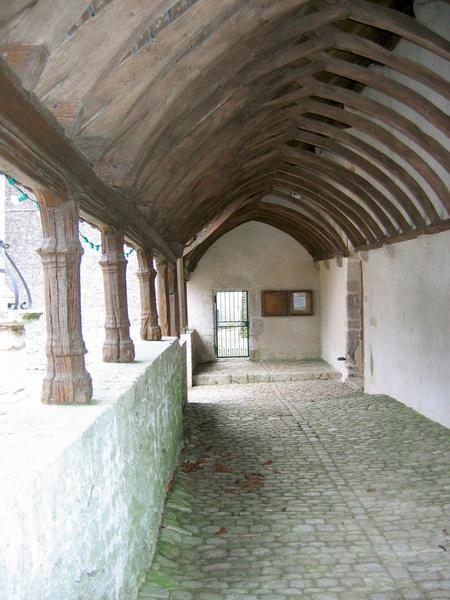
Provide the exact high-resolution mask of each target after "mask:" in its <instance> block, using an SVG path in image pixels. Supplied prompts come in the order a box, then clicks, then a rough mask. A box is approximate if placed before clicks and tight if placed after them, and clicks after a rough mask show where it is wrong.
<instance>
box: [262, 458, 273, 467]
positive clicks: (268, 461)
mask: <svg viewBox="0 0 450 600" xmlns="http://www.w3.org/2000/svg"><path fill="white" fill-rule="evenodd" d="M272 463H273V460H266V462H263V466H264V467H265V466H267V465H271V464H272Z"/></svg>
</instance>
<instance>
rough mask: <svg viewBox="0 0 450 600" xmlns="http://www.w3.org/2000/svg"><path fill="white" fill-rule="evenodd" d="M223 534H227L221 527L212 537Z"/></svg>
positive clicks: (226, 530)
mask: <svg viewBox="0 0 450 600" xmlns="http://www.w3.org/2000/svg"><path fill="white" fill-rule="evenodd" d="M225 533H228V529H227V528H226V527H221V528H220V529H219V531H216V533H215V534H214V535H224V534H225Z"/></svg>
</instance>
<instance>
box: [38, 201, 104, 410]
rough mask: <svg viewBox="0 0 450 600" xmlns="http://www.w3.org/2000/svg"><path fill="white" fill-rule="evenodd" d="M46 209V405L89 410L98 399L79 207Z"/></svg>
mask: <svg viewBox="0 0 450 600" xmlns="http://www.w3.org/2000/svg"><path fill="white" fill-rule="evenodd" d="M37 196H38V198H39V200H40V203H41V211H40V212H41V219H42V229H43V234H44V241H43V244H42V247H41V248H40V249H39V250H38V253H39V255H40V257H41V259H42V264H43V267H44V286H45V317H46V322H47V346H46V352H47V375H46V377H45V379H44V382H43V388H42V402H44V403H46V404H49V403H55V404H83V403H87V402H89V401H90V399H91V398H92V381H91V377H90V375H89V373H88V372H87V371H86V367H85V361H84V355H85V353H86V347H85V345H84V341H83V335H82V331H81V288H80V263H81V256H82V254H83V249H82V247H81V244H80V240H79V233H78V218H79V205H78V203H77V202H76V201H75V200H73V199H71V200H68V201H66V202H63V203H61V204H58V205H56V206H47V205H46V203H45V202H46V195H45V193H41V194H37Z"/></svg>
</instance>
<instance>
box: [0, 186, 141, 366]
mask: <svg viewBox="0 0 450 600" xmlns="http://www.w3.org/2000/svg"><path fill="white" fill-rule="evenodd" d="M0 178H2V176H0ZM4 192H5V193H4V197H3V198H2V195H3V194H2V186H1V185H0V213H2V220H3V223H2V225H3V227H2V228H1V229H3V228H4V233H3V232H2V231H0V239H1V238H2V234H3V235H4V238H3V239H4V241H5V242H6V243H7V244H8V245H9V248H8V253H9V255H10V256H11V258H12V259H13V260H14V262H15V263H16V265H17V266H18V268H19V270H20V272H21V273H22V275H23V276H24V278H25V280H26V282H27V285H28V287H29V288H30V292H31V296H32V302H33V305H32V310H33V311H37V312H43V311H44V308H45V307H44V282H43V268H42V264H41V259H40V258H39V256H38V254H37V252H36V250H37V249H38V248H39V247H40V246H41V244H42V228H41V221H40V215H39V208H38V206H37V205H36V204H35V203H33V202H32V201H31V200H25V201H23V202H19V200H18V197H19V195H20V192H18V191H17V190H16V189H15V188H13V187H12V186H9V185H4ZM30 196H31V197H33V196H32V194H30ZM2 207H4V209H3V211H2ZM80 233H81V234H82V235H84V236H86V237H87V238H88V239H89V240H90V242H92V243H93V244H94V246H97V245H98V244H100V232H99V231H98V230H97V229H96V228H94V227H91V225H89V224H88V223H85V222H81V223H80ZM82 245H83V249H84V254H83V258H82V261H81V308H82V318H83V335H84V339H85V342H86V347H87V350H88V352H89V353H95V354H96V355H97V356H98V358H100V357H101V353H102V349H101V347H102V344H103V326H104V321H105V306H104V294H103V279H102V272H101V268H100V265H99V264H98V263H99V260H100V256H101V253H100V251H99V250H96V248H95V247H94V248H91V247H90V245H89V244H88V243H86V242H85V241H83V240H82ZM126 250H127V251H128V250H129V248H126ZM127 260H128V266H127V291H128V312H129V317H130V322H131V325H132V333H133V335H134V336H135V337H137V336H138V335H139V324H140V298H139V282H138V279H137V277H136V271H137V269H138V266H137V258H136V253H135V252H132V253H131V254H129V256H128V258H127ZM6 288H7V289H6V295H7V298H6V299H3V300H2V299H1V298H0V301H2V303H3V307H4V308H6V302H7V301H9V302H12V301H13V299H14V294H13V290H12V287H11V285H10V282H8V281H7V286H6ZM20 289H21V296H20V297H21V301H22V300H24V299H25V295H24V293H23V288H22V287H20ZM1 295H2V292H1V286H0V296H1ZM3 307H2V308H3ZM0 311H1V308H0ZM19 312H20V311H19ZM14 316H15V315H14V313H12V314H11V317H14ZM27 329H28V330H29V332H30V335H28V336H27V344H28V346H29V348H28V350H29V356H30V360H31V361H35V362H36V366H39V367H40V366H42V365H41V363H43V361H44V358H45V319H44V318H43V317H42V318H41V319H40V321H39V322H38V323H35V324H33V325H31V326H27Z"/></svg>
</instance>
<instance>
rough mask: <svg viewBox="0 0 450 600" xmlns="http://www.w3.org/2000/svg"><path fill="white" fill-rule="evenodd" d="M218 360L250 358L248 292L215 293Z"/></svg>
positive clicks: (215, 337)
mask: <svg viewBox="0 0 450 600" xmlns="http://www.w3.org/2000/svg"><path fill="white" fill-rule="evenodd" d="M214 315H215V336H214V339H215V349H216V354H217V358H237V357H239V356H248V355H249V352H248V350H249V348H248V292H247V291H245V290H239V291H234V292H214Z"/></svg>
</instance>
